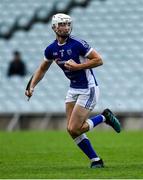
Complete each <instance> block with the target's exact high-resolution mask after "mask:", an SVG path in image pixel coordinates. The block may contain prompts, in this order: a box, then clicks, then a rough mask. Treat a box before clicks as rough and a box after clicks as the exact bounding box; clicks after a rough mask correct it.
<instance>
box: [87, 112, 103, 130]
mask: <svg viewBox="0 0 143 180" xmlns="http://www.w3.org/2000/svg"><path fill="white" fill-rule="evenodd" d="M104 120H105V118H104V116H103V115H97V116H94V117H92V118H90V119H88V120H87V121H86V122H87V123H88V125H89V130H91V129H93V128H94V127H95V126H97V125H98V124H100V123H102V122H103V121H104Z"/></svg>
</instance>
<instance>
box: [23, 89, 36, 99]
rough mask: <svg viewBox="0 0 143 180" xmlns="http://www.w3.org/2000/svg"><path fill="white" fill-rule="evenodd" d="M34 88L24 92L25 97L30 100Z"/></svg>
mask: <svg viewBox="0 0 143 180" xmlns="http://www.w3.org/2000/svg"><path fill="white" fill-rule="evenodd" d="M33 92H34V88H29V89H28V90H26V91H25V95H26V96H27V97H28V98H30V97H31V96H32V95H33Z"/></svg>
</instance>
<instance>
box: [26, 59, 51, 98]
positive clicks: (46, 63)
mask: <svg viewBox="0 0 143 180" xmlns="http://www.w3.org/2000/svg"><path fill="white" fill-rule="evenodd" d="M51 64H52V61H48V60H44V61H43V62H42V63H41V65H40V66H39V67H38V69H37V70H36V72H35V73H34V75H33V76H32V77H31V79H30V81H29V82H28V85H27V88H26V91H25V95H26V96H27V97H29V98H30V97H31V96H32V95H33V91H34V88H35V86H36V85H37V84H38V82H39V81H40V80H41V79H42V78H43V77H44V75H45V73H46V71H47V70H48V69H49V67H50V65H51Z"/></svg>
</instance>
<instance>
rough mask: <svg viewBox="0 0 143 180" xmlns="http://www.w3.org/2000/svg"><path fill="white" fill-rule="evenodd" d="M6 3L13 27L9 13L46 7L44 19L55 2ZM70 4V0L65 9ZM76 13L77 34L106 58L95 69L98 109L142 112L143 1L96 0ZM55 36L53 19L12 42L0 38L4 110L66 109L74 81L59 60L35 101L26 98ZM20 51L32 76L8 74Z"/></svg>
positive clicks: (20, 13) (5, 16) (5, 18)
mask: <svg viewBox="0 0 143 180" xmlns="http://www.w3.org/2000/svg"><path fill="white" fill-rule="evenodd" d="M2 2H5V7H6V8H7V11H6V12H7V13H6V12H5V11H0V15H1V17H3V18H1V20H0V24H1V23H6V24H7V25H8V26H11V24H12V23H13V20H8V19H10V18H8V17H11V19H14V18H17V17H24V18H26V19H28V18H29V17H31V16H32V15H33V14H34V12H35V10H36V9H37V8H39V7H41V8H42V9H43V10H41V9H40V11H39V14H38V16H39V18H44V16H46V11H44V10H45V9H44V8H49V10H50V7H52V5H53V1H52V0H50V1H48V3H46V7H45V6H43V4H45V2H47V1H46V0H41V1H38V0H32V1H28V0H26V1H24V2H22V3H20V4H19V2H20V1H19V0H15V1H13V3H10V0H5V1H2ZM6 2H7V3H6ZM8 2H9V3H8ZM54 2H56V1H54ZM67 2H68V1H66V0H65V1H64V4H65V7H66V6H67V4H68V3H67ZM33 4H34V5H33ZM61 4H62V5H61ZM61 4H59V6H58V7H59V9H60V8H61V9H62V7H63V2H61ZM2 8H3V6H2V4H0V9H2ZM14 8H15V9H17V11H15V9H14ZM27 11H28V12H30V13H27ZM25 13H27V15H25ZM70 15H71V16H72V17H73V20H74V27H73V34H74V35H76V36H79V37H80V38H83V39H85V40H87V41H88V42H89V43H90V44H91V46H92V47H94V48H95V49H96V50H97V51H98V52H99V53H101V55H102V56H103V60H104V66H102V67H99V68H97V69H95V74H96V76H97V80H98V83H99V85H100V89H101V94H100V101H99V104H98V105H97V108H96V109H95V110H96V111H101V110H102V109H104V108H106V107H109V108H111V109H112V110H114V111H116V112H129V111H131V112H141V111H142V107H143V99H142V98H141V94H142V89H143V84H142V83H141V82H142V76H143V70H142V64H143V61H142V59H143V53H142V46H143V36H142V29H143V28H142V27H143V22H142V18H143V1H142V0H138V1H136V0H132V1H130V0H126V1H125V0H120V1H115V0H106V1H99V0H92V1H91V2H90V4H89V5H88V6H87V7H86V8H82V7H75V8H74V9H72V11H71V12H70ZM24 23H26V21H25V20H22V19H21V26H22V25H24ZM53 38H54V33H53V32H52V30H51V25H50V22H49V23H47V24H43V23H39V22H38V23H36V24H35V25H34V26H33V27H32V28H31V29H30V31H22V30H21V31H17V32H15V34H14V36H13V37H12V38H11V39H10V40H8V41H5V40H3V39H0V47H1V48H0V84H1V88H0V102H1V103H0V112H17V111H20V112H49V113H53V112H64V99H65V95H66V91H67V89H68V80H66V79H65V78H64V75H63V74H62V72H61V70H60V69H59V68H58V67H57V66H56V65H55V64H52V67H51V69H50V71H48V73H47V74H46V76H45V78H44V79H43V80H42V82H40V85H39V86H38V87H37V88H36V90H35V94H34V96H33V97H32V98H31V100H30V101H29V102H27V101H26V98H25V97H24V89H25V87H26V84H27V82H28V79H29V78H30V77H31V75H32V74H33V72H34V70H35V69H36V68H37V67H38V65H39V63H40V61H41V59H42V58H43V52H44V49H45V47H46V46H47V45H48V44H49V43H50V42H52V41H53ZM16 49H18V50H19V51H20V52H22V56H23V59H24V60H25V62H26V64H27V66H28V75H27V76H26V77H25V78H24V79H21V78H10V79H8V78H7V77H6V71H7V67H8V63H9V62H10V60H11V55H12V52H13V51H14V50H16Z"/></svg>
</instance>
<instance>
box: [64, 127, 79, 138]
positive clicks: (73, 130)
mask: <svg viewBox="0 0 143 180" xmlns="http://www.w3.org/2000/svg"><path fill="white" fill-rule="evenodd" d="M67 131H68V133H69V134H70V135H71V136H72V137H75V136H79V135H80V134H81V131H80V129H78V128H75V127H72V126H68V127H67Z"/></svg>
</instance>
